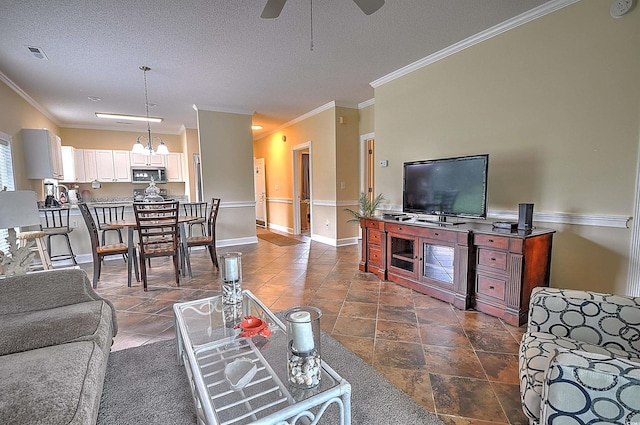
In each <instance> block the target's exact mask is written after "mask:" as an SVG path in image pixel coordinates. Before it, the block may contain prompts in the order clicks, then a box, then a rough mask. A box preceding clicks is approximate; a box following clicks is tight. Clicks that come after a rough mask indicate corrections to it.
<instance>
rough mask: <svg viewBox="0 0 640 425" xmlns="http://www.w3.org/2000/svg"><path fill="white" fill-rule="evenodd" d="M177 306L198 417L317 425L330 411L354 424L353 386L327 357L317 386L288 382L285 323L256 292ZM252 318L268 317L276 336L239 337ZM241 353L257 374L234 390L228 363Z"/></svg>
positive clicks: (181, 355)
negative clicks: (231, 302)
mask: <svg viewBox="0 0 640 425" xmlns="http://www.w3.org/2000/svg"><path fill="white" fill-rule="evenodd" d="M173 311H174V314H175V320H176V342H177V348H178V362H179V363H180V364H184V366H185V369H186V371H187V375H188V377H189V381H190V384H191V393H192V395H193V399H194V402H195V405H196V411H197V415H198V423H203V424H208V425H213V424H216V425H223V424H225V425H226V424H233V425H236V424H237V425H242V424H291V425H294V424H312V425H313V424H316V423H323V422H319V421H321V419H323V418H322V416H323V415H324V414H325V413H327V416H329V415H333V416H331V422H327V423H332V424H336V423H340V424H342V425H350V424H351V385H350V384H349V382H347V381H346V380H345V379H343V378H342V377H341V376H340V375H338V373H336V372H335V371H334V370H333V369H331V367H329V365H327V364H326V362H324V361H322V377H321V380H320V384H319V385H317V386H316V387H314V388H311V389H300V388H296V387H293V386H291V385H289V384H288V372H287V351H286V350H287V335H286V332H285V327H284V325H283V323H282V322H281V321H280V319H279V318H278V317H276V316H275V315H274V314H273V313H272V312H271V311H270V310H269V309H268V308H267V307H266V306H265V305H264V304H262V302H261V301H260V300H258V299H257V298H256V297H255V295H253V294H252V293H251V292H250V291H248V290H244V291H242V302H241V303H238V304H235V305H226V304H223V303H222V296H217V297H211V298H205V299H201V300H196V301H189V302H184V303H177V304H174V306H173ZM246 316H254V317H257V318H260V319H262V320H263V321H265V322H266V323H267V325H268V328H269V330H270V334H269V332H262V335H260V334H258V335H256V336H252V337H242V336H240V329H235V326H236V325H237V324H238V323H240V322H242V320H244V318H245V317H246ZM263 335H264V336H263ZM321 349H322V347H321ZM238 359H240V360H243V361H244V362H245V363H246V362H251V363H253V364H254V365H255V366H256V368H255V371H256V372H255V375H253V377H251V379H250V381H249V382H248V383H247V384H246V385H244V386H243V387H242V388H239V389H236V390H234V389H232V384H231V383H230V382H229V380H227V379H226V377H225V368H226V367H227V365H228V364H229V363H232V362H234V361H235V360H238ZM325 418H326V416H325Z"/></svg>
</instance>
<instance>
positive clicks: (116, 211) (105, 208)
mask: <svg viewBox="0 0 640 425" xmlns="http://www.w3.org/2000/svg"><path fill="white" fill-rule="evenodd" d="M93 211H94V212H95V214H96V219H97V220H96V224H97V225H98V232H99V233H100V237H101V239H100V240H101V241H102V242H101V243H102V245H106V237H105V235H106V234H107V232H116V234H117V235H118V242H120V243H123V239H122V228H123V226H119V225H117V224H113V223H114V222H115V221H124V205H94V207H93Z"/></svg>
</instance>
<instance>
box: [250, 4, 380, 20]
mask: <svg viewBox="0 0 640 425" xmlns="http://www.w3.org/2000/svg"><path fill="white" fill-rule="evenodd" d="M286 2H287V0H267V4H266V5H265V7H264V10H263V11H262V15H260V17H261V18H265V19H273V18H277V17H278V16H280V12H282V8H283V7H284V4H285V3H286ZM353 2H354V3H355V4H357V5H358V7H359V8H360V10H362V11H363V12H364V14H365V15H371V14H372V13H374V12H375V11H377V10H378V9H380V8H381V7H382V5H383V4H384V0H353Z"/></svg>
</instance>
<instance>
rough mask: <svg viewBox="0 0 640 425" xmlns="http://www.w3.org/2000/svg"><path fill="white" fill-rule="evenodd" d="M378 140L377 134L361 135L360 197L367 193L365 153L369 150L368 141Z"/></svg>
mask: <svg viewBox="0 0 640 425" xmlns="http://www.w3.org/2000/svg"><path fill="white" fill-rule="evenodd" d="M375 138H376V133H367V134H361V135H360V192H358V196H359V195H360V193H361V192H365V193H366V191H367V188H366V184H367V182H366V178H365V177H366V175H365V173H366V168H367V166H366V163H365V162H366V160H367V158H366V155H365V153H364V151H365V150H366V148H367V140H370V139H375Z"/></svg>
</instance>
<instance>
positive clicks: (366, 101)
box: [358, 97, 376, 109]
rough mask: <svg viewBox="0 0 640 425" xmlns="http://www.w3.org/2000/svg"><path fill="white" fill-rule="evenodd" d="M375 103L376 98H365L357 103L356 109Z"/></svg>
mask: <svg viewBox="0 0 640 425" xmlns="http://www.w3.org/2000/svg"><path fill="white" fill-rule="evenodd" d="M375 103H376V98H375V97H374V98H373V99H369V100H365V101H364V102H360V103H358V109H364V108H366V107H368V106H372V105H374V104H375Z"/></svg>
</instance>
